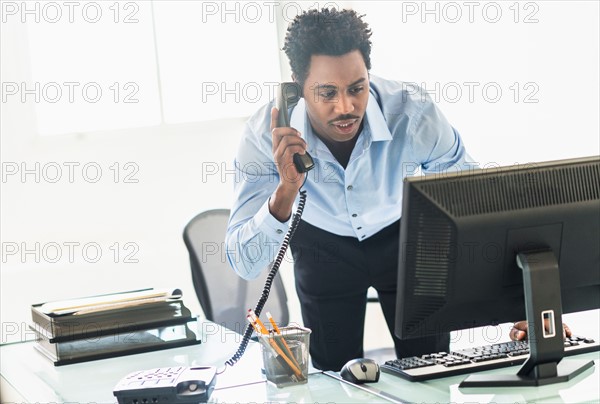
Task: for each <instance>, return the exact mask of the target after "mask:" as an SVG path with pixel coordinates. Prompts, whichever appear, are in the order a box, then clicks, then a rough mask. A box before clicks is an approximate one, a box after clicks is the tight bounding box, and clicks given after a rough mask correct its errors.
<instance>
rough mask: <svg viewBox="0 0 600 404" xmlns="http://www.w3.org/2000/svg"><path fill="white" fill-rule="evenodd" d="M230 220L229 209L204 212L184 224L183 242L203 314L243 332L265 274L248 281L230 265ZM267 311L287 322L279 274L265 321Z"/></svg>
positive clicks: (285, 305)
mask: <svg viewBox="0 0 600 404" xmlns="http://www.w3.org/2000/svg"><path fill="white" fill-rule="evenodd" d="M228 219H229V210H228V209H215V210H209V211H206V212H202V213H200V214H198V215H197V216H196V217H194V218H193V219H192V220H190V222H189V223H188V224H187V226H186V227H185V229H184V231H183V241H184V243H185V245H186V247H187V249H188V252H189V254H190V266H191V270H192V280H193V283H194V289H195V290H196V296H197V297H198V300H199V301H200V305H201V306H202V310H203V311H204V315H205V316H206V318H207V319H209V320H211V321H213V322H215V323H218V324H221V325H223V326H224V327H227V328H229V329H230V330H233V331H235V332H237V333H239V334H242V333H243V332H244V329H245V328H246V325H247V324H248V322H247V321H246V314H247V312H248V309H250V308H251V309H254V308H255V307H256V302H257V301H258V299H259V298H260V296H261V295H262V291H263V288H264V281H265V280H266V273H265V275H264V276H259V277H258V279H254V280H251V281H247V280H245V279H242V278H241V277H239V276H238V275H237V274H236V273H235V271H234V270H233V269H232V268H231V266H230V265H229V262H228V261H227V255H226V246H225V232H226V229H227V221H228ZM267 311H269V312H271V314H272V315H273V317H274V319H275V321H277V322H278V324H279V325H281V326H283V325H287V324H288V322H289V312H288V307H287V296H286V293H285V288H284V286H283V281H282V280H281V277H280V275H279V274H278V275H277V276H276V277H275V279H274V281H273V286H272V288H271V292H270V294H269V300H268V301H267V304H266V305H265V307H264V309H263V311H262V315H261V316H260V317H261V319H263V322H264V320H265V319H266V316H265V313H266V312H267Z"/></svg>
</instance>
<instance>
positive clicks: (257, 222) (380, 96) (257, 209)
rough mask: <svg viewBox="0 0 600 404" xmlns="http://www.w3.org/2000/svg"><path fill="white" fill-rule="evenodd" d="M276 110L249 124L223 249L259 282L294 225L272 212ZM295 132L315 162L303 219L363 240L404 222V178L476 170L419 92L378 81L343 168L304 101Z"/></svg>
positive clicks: (293, 114)
mask: <svg viewBox="0 0 600 404" xmlns="http://www.w3.org/2000/svg"><path fill="white" fill-rule="evenodd" d="M272 107H273V103H272V102H271V103H269V104H268V105H265V106H264V107H262V108H261V109H260V110H259V111H258V112H257V113H256V114H254V115H253V116H252V117H251V118H250V119H249V120H248V122H247V123H246V127H245V131H244V134H243V137H242V141H241V144H240V147H239V150H238V154H237V157H236V160H235V167H236V181H235V186H234V191H235V199H234V204H233V207H232V210H231V216H230V218H229V225H228V229H227V236H226V246H227V257H228V260H229V263H230V264H231V266H232V267H233V268H234V269H235V270H236V272H237V273H238V274H239V275H240V276H242V277H243V278H245V279H253V278H256V277H257V276H258V275H259V274H260V273H261V271H262V270H263V269H265V268H267V267H268V266H269V265H270V263H271V262H272V261H273V260H274V259H275V257H276V255H277V252H278V250H279V246H280V244H281V242H282V241H283V239H284V237H285V233H286V232H287V229H288V226H289V224H290V223H289V222H290V221H288V222H286V223H281V222H279V221H278V220H277V219H276V218H274V217H273V216H272V215H271V214H270V212H269V206H268V201H269V197H270V196H271V195H272V193H273V192H274V191H275V188H276V187H277V185H278V183H279V174H278V172H277V170H276V167H275V163H274V160H273V154H272V140H271V130H270V123H271V113H270V111H271V108H272ZM290 126H292V127H294V128H296V129H298V130H299V131H300V132H301V133H302V136H303V137H304V139H305V140H306V142H307V144H308V152H309V153H310V154H311V156H312V157H313V159H314V161H315V168H314V169H313V170H311V171H309V172H308V178H307V180H306V183H305V185H304V189H305V190H306V193H307V202H306V207H305V209H304V214H303V216H302V219H303V220H304V221H306V222H308V223H310V224H311V225H313V226H316V227H319V228H321V229H323V230H326V231H328V232H330V233H334V234H338V235H341V236H351V237H356V238H357V239H358V240H365V239H367V238H369V237H370V236H372V235H374V234H375V233H377V232H378V231H380V230H381V229H383V228H384V227H386V226H388V225H390V224H392V223H394V222H395V221H397V220H398V219H400V217H401V214H402V189H403V179H404V178H405V177H406V176H410V175H423V174H428V173H443V172H448V171H457V170H465V169H469V168H473V167H474V166H475V164H474V163H473V162H472V159H471V158H470V157H469V156H468V154H467V152H466V150H465V147H464V145H463V142H462V140H461V138H460V135H459V134H458V132H457V131H456V130H455V129H454V128H453V127H452V126H451V125H450V123H448V121H447V120H446V118H445V117H444V116H443V115H442V113H441V112H440V110H439V109H438V108H437V107H436V105H435V104H434V103H433V102H432V100H431V98H430V97H429V96H428V95H427V94H426V93H425V92H424V91H423V90H422V89H420V88H418V87H417V86H415V85H412V84H407V83H403V82H398V81H390V80H384V79H382V78H379V77H376V76H373V75H371V76H370V94H369V101H368V104H367V110H366V116H365V120H364V124H363V128H362V131H361V132H360V134H359V135H358V136H359V137H358V140H357V142H356V145H355V147H354V150H353V151H352V154H351V156H350V160H349V162H348V165H347V167H346V169H344V168H343V167H342V166H341V165H340V164H339V163H338V162H337V160H336V159H335V157H334V156H333V155H332V154H331V152H330V151H329V149H328V148H327V146H325V144H324V143H323V142H322V141H321V140H320V139H319V138H318V137H317V136H316V135H315V134H314V132H313V131H312V128H311V125H310V122H309V120H308V118H307V115H306V108H305V104H304V99H301V100H300V102H299V103H298V105H297V106H296V107H295V108H294V109H293V111H292V112H291V117H290Z"/></svg>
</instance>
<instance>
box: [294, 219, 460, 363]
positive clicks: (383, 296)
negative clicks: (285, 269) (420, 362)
mask: <svg viewBox="0 0 600 404" xmlns="http://www.w3.org/2000/svg"><path fill="white" fill-rule="evenodd" d="M399 231H400V222H399V221H398V222H396V223H394V224H392V225H390V226H388V227H386V228H384V229H383V230H381V231H380V232H379V233H377V234H375V235H374V236H372V237H369V238H368V239H367V240H365V241H362V242H359V241H358V240H357V239H356V238H354V237H342V236H338V235H335V234H332V233H329V232H326V231H324V230H322V229H319V228H317V227H315V226H312V225H310V224H308V223H306V222H304V221H301V222H300V224H299V226H298V228H297V230H296V233H295V234H294V237H293V238H292V241H291V244H290V246H291V249H292V255H293V257H294V273H295V278H296V291H297V293H298V297H299V300H300V306H301V309H302V318H303V321H304V325H305V326H306V327H308V328H310V329H311V330H312V334H311V338H310V354H311V357H312V361H313V366H314V367H315V368H317V369H321V370H335V371H338V370H340V369H341V367H342V366H343V365H344V364H345V363H346V362H348V361H349V360H351V359H355V358H360V357H363V335H364V320H365V311H366V304H367V289H368V288H369V287H370V286H372V287H373V288H375V290H377V293H378V295H379V301H380V304H381V308H382V310H383V314H384V317H385V320H386V322H387V326H388V329H389V331H390V333H391V335H392V338H393V340H394V345H395V349H396V355H397V356H398V357H407V356H413V355H422V354H425V353H431V352H439V351H447V350H448V348H449V342H450V336H449V334H443V335H438V336H433V337H424V338H416V339H409V340H400V339H398V338H397V337H396V336H395V334H394V323H395V312H396V283H397V276H398V275H397V265H398V246H399Z"/></svg>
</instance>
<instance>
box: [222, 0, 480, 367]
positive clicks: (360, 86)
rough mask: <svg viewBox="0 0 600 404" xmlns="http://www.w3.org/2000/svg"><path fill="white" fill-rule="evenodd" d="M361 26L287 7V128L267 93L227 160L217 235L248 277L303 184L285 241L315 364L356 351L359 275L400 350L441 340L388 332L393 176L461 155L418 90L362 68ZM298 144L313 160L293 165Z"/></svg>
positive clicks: (344, 17)
mask: <svg viewBox="0 0 600 404" xmlns="http://www.w3.org/2000/svg"><path fill="white" fill-rule="evenodd" d="M370 36H371V31H370V29H369V28H368V25H367V24H366V23H365V22H363V21H362V17H360V16H358V15H357V14H356V12H355V11H352V10H342V11H337V10H335V9H323V10H321V11H317V10H311V11H308V12H304V13H303V14H302V15H300V16H298V17H296V19H295V20H294V21H293V22H292V23H291V24H290V27H289V28H288V32H287V36H286V39H285V46H284V50H285V52H286V54H287V56H288V58H289V60H290V65H291V68H292V72H293V79H294V81H296V82H297V83H298V84H299V85H300V86H301V88H302V91H303V96H304V98H303V99H301V100H300V102H299V103H298V105H297V106H296V107H295V108H294V109H293V110H292V111H291V118H290V122H291V127H290V128H276V127H275V126H276V120H277V119H276V118H277V112H278V111H277V110H276V108H273V104H272V103H271V104H269V105H267V106H265V107H263V108H261V109H260V110H259V111H258V112H257V113H256V114H255V115H254V116H252V117H251V118H250V119H249V121H248V122H247V125H246V129H245V133H244V135H243V138H242V141H241V145H240V148H239V151H238V155H237V158H236V163H235V164H236V169H237V170H239V173H240V175H239V178H241V180H240V181H236V184H235V202H234V205H233V208H232V211H231V217H230V221H229V227H228V231H227V241H226V242H227V249H228V258H229V261H230V263H231V264H232V266H233V267H234V268H235V270H236V271H237V273H238V274H239V275H240V276H242V277H243V278H246V279H252V278H256V277H257V276H258V275H259V274H260V273H261V271H262V270H263V269H265V268H267V267H268V266H269V263H270V262H271V261H272V260H273V259H274V258H275V255H276V253H277V249H278V248H277V247H278V246H279V245H280V244H281V242H282V241H283V239H284V236H285V233H286V231H287V227H288V225H289V222H290V218H291V216H292V213H293V206H294V203H295V201H296V200H297V197H298V193H299V190H300V188H302V187H304V189H305V190H306V192H307V202H306V207H305V210H304V215H303V217H302V221H301V222H300V224H299V226H298V228H297V230H296V233H295V235H294V237H293V239H292V242H291V248H292V254H293V257H294V273H295V279H296V291H297V293H298V297H299V300H300V304H301V309H302V317H303V321H304V325H305V326H307V327H308V328H310V329H312V334H311V341H310V353H311V357H312V359H313V365H314V366H315V367H316V368H319V369H323V370H339V369H340V368H341V367H342V366H343V365H344V364H345V363H346V362H347V361H348V360H350V359H353V358H357V357H361V356H362V355H363V346H362V342H363V341H362V340H363V329H364V317H365V308H366V301H367V299H366V294H367V289H368V288H369V287H370V286H372V287H374V288H375V289H376V290H377V292H378V296H379V300H380V304H381V306H382V309H383V313H384V316H385V319H386V322H387V325H388V328H389V330H390V332H391V334H392V337H393V339H394V343H395V348H396V353H397V355H398V356H399V357H406V356H410V355H415V354H422V353H427V352H434V351H442V350H447V349H448V345H449V336H448V335H442V336H440V337H436V338H432V337H428V338H421V339H416V340H407V341H400V340H399V339H397V338H396V337H395V335H394V321H395V302H396V281H397V263H398V262H397V260H398V244H399V240H398V239H399V234H398V233H399V221H400V217H401V205H402V203H401V198H402V183H403V179H404V177H405V176H407V175H410V174H414V173H415V172H416V170H417V169H420V170H421V171H422V172H423V173H430V172H443V171H446V170H459V169H468V168H470V167H472V163H471V162H470V161H471V159H470V158H469V156H468V154H467V152H466V150H465V148H464V146H463V143H462V140H461V138H460V136H459V134H458V133H457V132H456V131H455V130H454V129H453V128H452V126H451V125H450V124H449V123H448V121H447V120H446V118H445V117H444V116H443V115H442V113H441V112H440V111H439V110H438V108H437V107H436V106H435V105H434V104H433V102H432V101H431V99H430V98H429V97H428V96H427V95H426V94H425V93H423V92H422V91H420V90H419V91H414V90H415V87H414V86H407V85H406V84H404V83H401V82H394V81H388V80H384V79H382V78H378V77H374V76H371V75H370V74H369V69H370V68H371V62H370V50H371V42H370V40H369V38H370ZM306 152H309V153H310V154H311V156H312V157H313V159H314V160H315V168H314V169H313V170H312V171H310V172H309V173H308V174H300V173H298V172H297V171H296V168H295V167H294V165H293V164H292V161H293V160H292V156H293V155H294V154H295V153H300V154H303V153H306ZM306 176H308V178H305V177H306ZM305 179H306V181H305ZM257 298H258V296H257Z"/></svg>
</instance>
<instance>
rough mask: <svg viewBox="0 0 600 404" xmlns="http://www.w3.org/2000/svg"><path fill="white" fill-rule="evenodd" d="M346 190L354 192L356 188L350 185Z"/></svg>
mask: <svg viewBox="0 0 600 404" xmlns="http://www.w3.org/2000/svg"><path fill="white" fill-rule="evenodd" d="M346 189H347V190H348V191H352V190H353V189H354V187H353V186H352V185H348V186H347V187H346Z"/></svg>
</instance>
